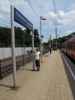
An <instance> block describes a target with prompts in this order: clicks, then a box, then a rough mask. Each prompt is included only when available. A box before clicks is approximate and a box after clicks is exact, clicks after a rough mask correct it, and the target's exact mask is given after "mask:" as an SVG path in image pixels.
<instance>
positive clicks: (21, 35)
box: [0, 27, 40, 47]
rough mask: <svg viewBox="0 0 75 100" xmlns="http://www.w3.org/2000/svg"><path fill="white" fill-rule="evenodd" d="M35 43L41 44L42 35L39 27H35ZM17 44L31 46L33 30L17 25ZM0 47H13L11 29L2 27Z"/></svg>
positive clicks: (0, 28)
mask: <svg viewBox="0 0 75 100" xmlns="http://www.w3.org/2000/svg"><path fill="white" fill-rule="evenodd" d="M33 32H34V45H35V47H39V46H40V37H39V33H38V30H37V29H34V31H33ZM15 46H16V47H25V46H26V47H31V46H32V35H31V30H29V29H25V30H22V29H21V28H20V27H15ZM0 47H11V29H10V28H5V27H0Z"/></svg>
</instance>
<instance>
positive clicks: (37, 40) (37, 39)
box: [34, 29, 40, 47]
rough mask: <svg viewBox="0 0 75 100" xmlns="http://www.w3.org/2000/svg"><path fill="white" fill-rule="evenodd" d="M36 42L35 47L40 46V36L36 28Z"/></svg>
mask: <svg viewBox="0 0 75 100" xmlns="http://www.w3.org/2000/svg"><path fill="white" fill-rule="evenodd" d="M34 44H35V47H40V37H39V33H38V30H37V29H34Z"/></svg>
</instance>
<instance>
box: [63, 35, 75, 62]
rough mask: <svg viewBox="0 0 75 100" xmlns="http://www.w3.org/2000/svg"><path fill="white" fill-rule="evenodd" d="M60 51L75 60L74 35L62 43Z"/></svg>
mask: <svg viewBox="0 0 75 100" xmlns="http://www.w3.org/2000/svg"><path fill="white" fill-rule="evenodd" d="M62 52H64V53H65V54H66V55H67V56H69V57H70V58H71V59H73V60H74V61H75V36H73V37H71V38H70V39H68V40H66V41H65V42H64V43H63V44H62Z"/></svg>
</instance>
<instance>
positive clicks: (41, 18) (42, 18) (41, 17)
mask: <svg viewBox="0 0 75 100" xmlns="http://www.w3.org/2000/svg"><path fill="white" fill-rule="evenodd" d="M42 20H47V19H46V18H44V17H43V16H40V54H41V62H42V36H43V35H42Z"/></svg>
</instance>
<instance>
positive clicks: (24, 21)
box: [14, 8, 33, 30]
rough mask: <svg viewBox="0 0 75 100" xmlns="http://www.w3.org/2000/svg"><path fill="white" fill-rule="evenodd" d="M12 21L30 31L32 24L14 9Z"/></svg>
mask: <svg viewBox="0 0 75 100" xmlns="http://www.w3.org/2000/svg"><path fill="white" fill-rule="evenodd" d="M14 21H15V22H17V23H19V24H20V25H22V26H24V27H26V28H28V29H30V30H32V29H33V24H32V23H31V22H30V21H29V20H28V19H27V18H26V17H25V16H24V15H23V14H22V13H21V12H20V11H19V10H17V9H16V8H14Z"/></svg>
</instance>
